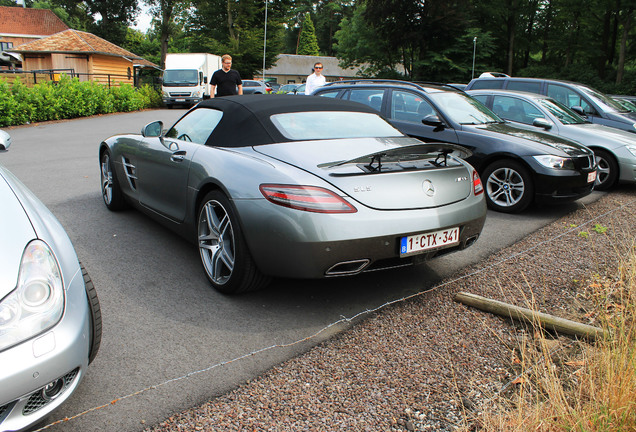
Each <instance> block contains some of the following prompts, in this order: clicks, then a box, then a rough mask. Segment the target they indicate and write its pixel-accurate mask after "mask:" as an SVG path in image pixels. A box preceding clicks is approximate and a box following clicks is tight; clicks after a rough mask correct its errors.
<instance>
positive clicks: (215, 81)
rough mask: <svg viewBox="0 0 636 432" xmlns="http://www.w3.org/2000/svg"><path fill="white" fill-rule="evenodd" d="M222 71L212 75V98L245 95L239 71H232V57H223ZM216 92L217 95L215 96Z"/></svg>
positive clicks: (226, 55)
mask: <svg viewBox="0 0 636 432" xmlns="http://www.w3.org/2000/svg"><path fill="white" fill-rule="evenodd" d="M221 62H222V65H221V67H222V69H219V70H218V71H216V72H214V74H212V79H211V80H210V85H211V86H212V89H211V90H210V97H215V96H231V95H235V94H240V95H242V94H243V81H241V75H240V74H239V73H238V71H236V70H234V69H232V57H230V56H229V55H228V54H225V55H224V56H223V57H221ZM215 90H216V95H215V94H214V93H215Z"/></svg>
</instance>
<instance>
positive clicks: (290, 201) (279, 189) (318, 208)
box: [259, 184, 358, 213]
mask: <svg viewBox="0 0 636 432" xmlns="http://www.w3.org/2000/svg"><path fill="white" fill-rule="evenodd" d="M259 189H260V190H261V193H262V194H263V196H264V197H265V198H267V199H268V200H269V201H271V202H273V203H274V204H278V205H280V206H283V207H290V208H293V209H296V210H303V211H309V212H315V213H355V212H357V211H358V210H356V208H355V207H354V206H352V205H351V204H349V203H348V202H347V201H345V200H344V199H343V198H341V197H339V196H338V195H336V194H335V193H333V192H331V191H330V190H327V189H325V188H321V187H316V186H293V185H274V184H263V185H261V186H260V188H259Z"/></svg>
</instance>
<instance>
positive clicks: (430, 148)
mask: <svg viewBox="0 0 636 432" xmlns="http://www.w3.org/2000/svg"><path fill="white" fill-rule="evenodd" d="M434 155H435V156H436V159H435V161H434V162H431V163H434V164H435V165H436V166H439V167H444V166H447V163H448V156H449V155H452V156H453V157H457V158H462V159H466V158H468V157H470V156H472V152H471V151H470V150H468V149H466V148H464V147H461V146H458V145H456V144H449V143H440V142H434V143H423V144H414V145H408V146H400V147H395V148H391V149H388V150H382V151H379V152H375V153H369V154H366V155H364V156H358V157H356V158H354V159H349V160H346V161H338V162H327V163H323V164H320V165H318V168H323V169H330V168H337V167H342V166H344V165H363V166H364V167H365V168H367V169H368V170H369V171H371V172H381V171H382V164H383V163H385V164H386V163H397V162H412V161H417V160H421V159H423V158H426V159H430V158H431V157H432V156H434Z"/></svg>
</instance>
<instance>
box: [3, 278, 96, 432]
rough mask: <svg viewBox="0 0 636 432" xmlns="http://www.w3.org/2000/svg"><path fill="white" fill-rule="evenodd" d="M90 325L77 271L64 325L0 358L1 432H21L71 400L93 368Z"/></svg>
mask: <svg viewBox="0 0 636 432" xmlns="http://www.w3.org/2000/svg"><path fill="white" fill-rule="evenodd" d="M89 326H90V316H89V309H88V302H87V297H86V291H85V287H84V279H83V278H82V273H81V271H80V269H79V267H78V270H77V272H76V273H75V275H74V277H73V279H72V280H71V281H70V283H69V284H68V286H67V290H66V305H65V310H64V315H63V316H62V319H61V320H60V322H59V323H58V324H57V325H56V326H55V327H53V328H52V329H50V330H48V331H46V332H45V333H43V334H41V335H38V336H36V337H34V338H32V339H29V340H28V341H26V342H23V343H21V344H19V345H17V346H14V347H12V348H9V349H7V350H6V351H3V352H1V353H0V365H2V367H0V431H2V432H4V431H16V430H22V429H24V428H26V427H28V426H30V425H32V424H34V423H35V422H37V421H39V420H40V419H42V418H43V417H45V416H46V415H48V414H49V413H51V412H52V411H53V410H54V409H56V408H57V407H58V406H60V405H61V404H62V403H63V402H64V401H65V400H67V399H68V398H69V397H70V396H71V394H72V393H73V391H74V390H75V389H76V388H77V386H78V385H79V383H80V381H81V379H82V378H83V376H84V373H85V371H86V367H87V365H88V351H89V343H90V337H89V334H90V333H89ZM47 386H48V387H47ZM45 389H46V391H44V390H45Z"/></svg>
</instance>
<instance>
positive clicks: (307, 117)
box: [271, 111, 404, 141]
mask: <svg viewBox="0 0 636 432" xmlns="http://www.w3.org/2000/svg"><path fill="white" fill-rule="evenodd" d="M271 119H272V123H274V126H276V128H277V129H278V130H279V131H280V133H282V134H283V136H285V137H286V138H288V139H292V140H298V141H300V140H313V139H336V138H367V137H397V136H404V135H403V134H402V133H401V132H399V131H398V130H397V129H395V128H394V127H393V126H391V125H390V124H389V123H387V122H386V121H385V120H384V119H382V118H381V117H380V116H379V115H377V114H373V113H363V112H350V111H313V112H291V113H284V114H275V115H273V116H272V117H271Z"/></svg>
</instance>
